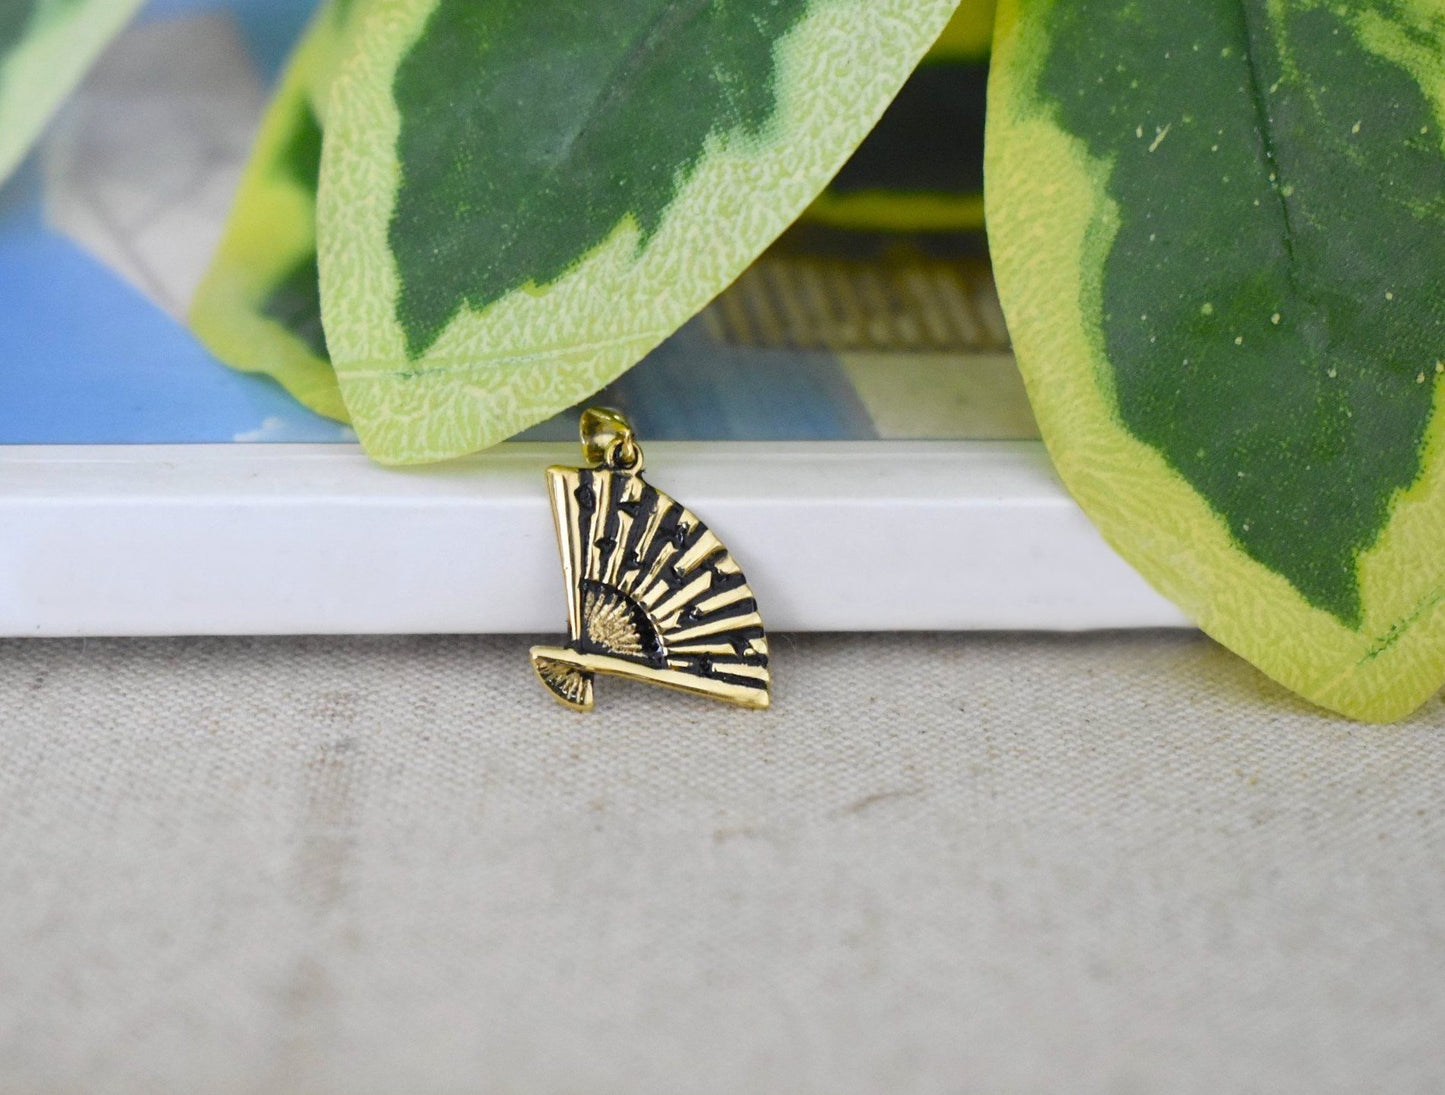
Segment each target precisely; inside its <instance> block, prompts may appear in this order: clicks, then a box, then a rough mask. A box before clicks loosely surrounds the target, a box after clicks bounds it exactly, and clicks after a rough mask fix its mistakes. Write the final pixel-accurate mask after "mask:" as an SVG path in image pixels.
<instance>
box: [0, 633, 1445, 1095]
mask: <svg viewBox="0 0 1445 1095" xmlns="http://www.w3.org/2000/svg"><path fill="white" fill-rule="evenodd" d="M526 647H527V642H526V640H524V639H517V638H506V637H493V638H476V639H472V638H465V639H462V638H458V639H351V640H330V639H329V640H285V639H257V640H175V641H88V642H79V641H75V642H71V641H65V642H54V641H52V642H42V641H33V642H7V643H0V750H3V765H0V1092H3V1093H4V1095H29V1093H42V1092H43V1093H82V1092H83V1093H86V1095H98V1093H109V1092H116V1093H137V1095H140V1093H144V1095H169V1093H183V1092H184V1093H188V1095H196V1093H203V1095H226V1093H232V1092H234V1093H243V1092H244V1093H257V1095H262V1093H264V1095H292V1093H295V1095H331V1093H335V1095H370V1093H387V1095H432V1093H438V1095H440V1093H448V1095H462V1093H478V1095H483V1093H485V1095H490V1093H497V1095H502V1093H507V1095H528V1093H538V1095H552V1093H556V1095H563V1093H577V1095H614V1093H615V1095H654V1093H655V1095H692V1093H697V1095H714V1093H716V1095H774V1093H776V1095H813V1093H816V1095H852V1093H860V1095H861V1093H870V1095H871V1093H879V1095H883V1093H888V1095H898V1093H913V1092H917V1093H939V1095H943V1093H966V1092H967V1093H971V1092H1070V1093H1087V1092H1118V1093H1134V1092H1139V1093H1144V1092H1149V1093H1153V1092H1200V1093H1206V1092H1207V1093H1209V1095H1219V1093H1221V1092H1271V1093H1276V1092H1301V1093H1310V1095H1321V1093H1328V1092H1364V1091H1370V1092H1389V1093H1392V1095H1403V1093H1409V1092H1439V1091H1442V1090H1445V708H1442V705H1441V703H1440V701H1439V700H1436V701H1433V702H1432V703H1430V704H1429V705H1428V706H1427V708H1426V709H1425V710H1424V711H1423V712H1421V713H1420V714H1419V715H1418V716H1417V717H1415V718H1414V719H1412V720H1411V721H1409V722H1406V723H1403V724H1400V725H1396V726H1389V727H1367V726H1359V725H1352V724H1350V723H1346V722H1343V721H1340V720H1338V719H1334V718H1330V717H1327V716H1324V715H1321V714H1319V713H1317V712H1315V711H1313V710H1311V709H1309V708H1307V707H1305V706H1304V705H1303V704H1301V703H1299V702H1297V701H1295V700H1293V699H1291V698H1290V697H1289V696H1287V695H1285V694H1284V693H1283V692H1281V691H1280V690H1279V689H1278V688H1276V687H1274V686H1273V685H1271V684H1269V683H1268V682H1266V681H1264V680H1262V679H1261V678H1260V677H1259V676H1258V675H1257V674H1256V673H1254V672H1253V671H1252V670H1251V669H1249V668H1248V667H1247V666H1245V665H1243V664H1242V663H1240V662H1239V661H1237V660H1236V659H1234V658H1233V657H1231V656H1230V655H1228V654H1226V653H1224V652H1222V651H1220V650H1219V649H1217V648H1215V647H1213V646H1212V645H1210V644H1209V643H1208V642H1207V641H1205V640H1204V639H1202V638H1200V637H1198V636H1196V635H1190V634H1172V633H1171V634H1144V635H1106V636H1094V637H1074V638H1064V637H1059V638H1047V637H1018V636H1013V637H996V636H977V635H973V636H970V635H962V636H906V637H897V636H894V637H872V638H841V637H802V638H797V639H796V640H789V639H787V638H785V637H780V638H778V639H777V640H775V647H776V670H777V680H778V687H777V694H776V705H775V707H774V709H773V710H772V711H770V712H767V713H749V712H743V711H732V710H729V709H725V708H720V707H716V706H713V705H710V704H708V703H707V702H705V701H701V700H694V699H691V698H688V697H681V696H677V695H675V694H671V693H662V692H656V691H652V690H649V689H646V688H642V687H635V686H628V685H626V684H623V683H619V682H614V681H607V680H603V681H600V682H599V687H598V693H599V710H598V711H597V712H596V713H595V714H594V715H592V716H590V717H588V716H578V715H574V714H571V713H569V712H566V711H564V710H562V709H560V708H558V707H556V706H555V705H554V704H553V703H552V702H551V700H550V699H549V698H548V697H547V696H546V695H545V694H544V693H543V691H542V689H541V687H540V686H539V685H537V684H536V682H535V681H533V680H532V679H531V671H530V669H529V667H528V665H527V660H526Z"/></svg>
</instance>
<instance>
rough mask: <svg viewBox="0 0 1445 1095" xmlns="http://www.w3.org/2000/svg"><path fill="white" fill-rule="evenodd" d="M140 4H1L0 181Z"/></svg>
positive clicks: (135, 0) (50, 0)
mask: <svg viewBox="0 0 1445 1095" xmlns="http://www.w3.org/2000/svg"><path fill="white" fill-rule="evenodd" d="M138 7H140V0H0V182H3V181H4V180H5V179H6V178H7V177H8V176H9V174H10V172H12V171H13V170H15V166H16V165H17V164H18V163H19V162H20V160H21V159H22V158H23V157H24V155H25V153H26V151H27V150H28V149H29V148H30V146H31V144H33V143H34V141H35V138H36V137H38V136H39V135H40V131H41V130H42V129H43V128H44V127H45V123H46V122H47V121H48V120H49V119H50V116H51V115H52V114H54V113H55V109H56V108H57V107H58V106H59V105H60V103H61V100H63V99H64V98H65V96H66V95H68V94H69V93H70V91H71V90H72V89H73V88H74V87H75V85H76V84H78V83H79V82H80V79H81V77H82V76H84V75H85V72H86V70H87V69H88V68H90V66H91V63H92V62H93V61H94V60H95V58H96V57H97V56H98V55H99V54H100V51H101V50H102V49H104V48H105V45H106V43H108V42H109V41H110V40H111V39H112V38H114V37H115V36H116V34H118V33H119V32H120V29H121V28H122V27H123V26H125V24H126V22H127V21H129V19H130V17H131V16H132V15H133V14H134V13H135V10H136V9H137V8H138Z"/></svg>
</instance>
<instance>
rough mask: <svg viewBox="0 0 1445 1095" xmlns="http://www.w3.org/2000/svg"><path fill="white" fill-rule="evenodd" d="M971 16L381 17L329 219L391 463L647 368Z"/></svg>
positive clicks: (330, 283) (622, 5)
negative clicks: (645, 362) (646, 358)
mask: <svg viewBox="0 0 1445 1095" xmlns="http://www.w3.org/2000/svg"><path fill="white" fill-rule="evenodd" d="M955 6H956V0H727V2H715V3H702V2H699V0H617V2H614V3H609V4H578V3H575V2H573V0H495V2H492V3H487V4H476V3H473V2H471V0H380V2H379V3H378V4H377V5H376V7H375V9H374V11H372V12H371V13H370V14H369V16H368V18H367V20H366V22H365V24H364V26H363V29H362V30H361V32H360V35H359V37H358V39H357V43H358V44H357V48H356V50H355V52H354V55H353V56H351V57H350V58H349V59H348V60H347V61H346V62H345V64H344V65H343V67H342V69H341V71H340V73H339V74H338V76H337V78H336V82H335V85H334V87H333V89H332V92H331V100H330V114H329V117H328V119H327V135H326V142H325V148H324V151H323V156H322V180H321V190H320V202H319V206H318V223H319V248H318V251H319V255H320V268H321V300H322V311H323V315H324V317H325V327H326V338H327V345H328V348H329V349H330V352H331V356H332V360H333V364H334V366H335V368H336V373H337V377H338V379H339V380H340V383H341V388H342V392H343V394H344V396H345V399H346V404H347V407H348V409H349V410H350V412H351V417H352V421H353V423H354V425H355V426H356V429H357V432H358V433H359V434H360V436H361V439H362V442H363V444H364V445H365V446H366V447H367V450H368V451H369V452H370V453H371V454H372V455H373V456H375V457H377V458H378V459H380V460H383V461H386V462H420V461H427V460H437V459H442V458H445V457H450V456H455V455H459V454H462V453H467V452H470V451H473V450H475V449H480V448H484V447H486V446H488V445H491V444H493V443H494V442H497V441H500V440H502V439H503V438H505V437H508V436H510V435H511V434H512V433H514V432H516V431H517V430H519V429H522V428H523V427H525V426H527V425H529V424H531V423H533V422H536V421H538V420H540V419H542V418H544V417H546V416H548V415H550V414H552V413H555V412H556V411H558V410H560V409H562V408H564V407H566V406H567V405H569V404H570V403H572V402H574V401H576V400H578V399H579V398H582V397H584V396H586V395H588V394H590V393H592V392H594V391H596V390H597V389H598V388H600V387H601V386H602V385H604V384H605V383H607V382H608V381H609V380H611V379H612V378H613V377H615V376H617V375H618V374H619V373H621V372H622V371H623V370H625V369H626V368H627V367H629V366H630V365H632V364H633V363H635V362H636V361H637V360H639V359H640V358H641V357H642V356H643V355H644V354H645V353H646V352H647V351H648V350H650V349H651V348H652V347H654V346H655V345H657V343H659V342H660V341H661V340H662V339H664V338H665V337H667V336H668V335H669V334H671V333H672V331H674V330H675V329H676V328H677V327H678V326H680V325H681V324H682V323H683V322H684V321H685V320H686V319H687V318H688V317H690V316H691V315H693V314H694V313H695V312H697V311H698V310H699V309H700V308H701V307H702V306H703V305H704V304H706V303H707V301H708V300H709V299H711V298H712V297H713V296H714V295H715V294H717V293H718V292H719V291H720V290H722V289H723V288H724V287H725V286H726V285H727V284H728V283H729V282H730V281H732V280H733V279H734V278H735V277H736V276H737V275H738V274H739V273H740V272H741V271H742V270H743V269H744V268H745V267H746V266H747V265H748V263H749V262H750V261H751V260H752V259H753V258H754V257H755V256H756V255H757V254H758V253H759V252H760V251H761V250H762V249H763V248H764V247H765V246H766V245H767V244H768V243H769V242H770V241H771V240H772V239H773V238H774V237H776V236H777V235H778V233H780V232H781V231H782V230H783V229H784V228H785V227H787V225H788V224H789V223H790V222H791V221H792V220H793V219H794V218H795V217H797V215H798V213H799V212H800V211H801V210H802V209H803V208H804V206H806V205H807V203H808V202H809V201H811V200H812V199H813V198H814V197H815V196H816V195H817V193H818V192H819V191H820V190H821V189H822V187H823V186H824V185H825V183H826V182H827V181H828V179H829V178H830V177H831V176H832V175H833V174H834V173H835V172H836V171H837V170H838V168H839V167H840V166H841V164H842V163H843V161H844V160H845V159H846V158H847V156H848V155H849V153H851V152H852V150H853V149H854V148H855V147H856V146H857V144H858V143H859V141H860V140H861V139H862V138H863V137H864V135H865V134H866V133H867V132H868V130H869V128H870V127H871V126H872V125H873V123H874V122H875V121H876V120H877V119H878V117H879V115H880V114H881V113H882V112H883V109H884V108H885V107H886V106H887V104H888V102H889V101H890V100H891V99H892V97H893V96H894V95H895V94H896V93H897V91H898V89H899V87H900V86H901V85H902V83H903V81H904V79H905V78H906V77H907V75H908V74H909V72H910V71H911V70H912V69H913V68H914V66H915V65H916V64H917V62H918V60H919V58H920V57H922V55H923V54H924V53H925V51H926V50H927V49H928V47H929V45H930V44H931V43H932V42H933V40H934V39H935V38H936V37H937V36H938V34H939V32H940V31H941V30H942V28H943V27H944V25H945V23H946V22H947V21H948V18H949V16H950V15H951V14H952V13H953V10H954V8H955Z"/></svg>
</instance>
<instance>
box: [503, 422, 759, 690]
mask: <svg viewBox="0 0 1445 1095" xmlns="http://www.w3.org/2000/svg"><path fill="white" fill-rule="evenodd" d="M579 433H580V434H581V440H582V452H583V456H584V458H585V460H586V461H587V462H588V463H589V465H590V466H589V467H584V468H570V467H551V468H548V469H547V493H548V496H549V498H550V499H551V503H552V519H553V522H554V523H555V525H556V528H557V545H558V548H559V549H560V551H561V555H562V574H563V578H564V580H565V582H566V586H567V641H566V643H565V644H563V645H560V646H534V647H533V648H532V651H531V656H532V667H533V668H534V669H535V670H536V671H537V676H538V677H539V678H541V681H542V683H543V684H545V685H546V686H547V688H548V690H549V691H550V692H551V693H552V695H553V696H554V697H556V698H557V700H559V701H560V702H561V703H563V704H565V705H566V706H568V707H571V708H573V709H575V710H578V711H590V710H591V709H592V706H593V692H592V682H593V678H594V677H595V676H596V675H597V674H598V673H602V674H606V675H609V676H614V677H624V678H627V679H629V680H636V681H643V682H646V683H649V684H658V685H662V686H664V687H667V688H675V689H678V690H681V691H683V692H691V693H694V694H696V695H702V696H710V697H712V698H714V699H719V700H724V701H726V702H728V703H735V704H739V705H741V706H743V707H755V708H763V707H767V706H768V703H769V699H770V687H771V683H772V679H771V676H770V674H769V671H768V639H767V634H766V632H765V631H764V630H763V621H762V618H761V617H760V616H759V615H758V606H757V601H756V599H755V598H754V597H753V591H752V590H751V589H750V588H749V587H748V583H747V579H746V578H745V577H744V576H743V572H742V570H741V568H739V566H738V565H737V563H736V562H735V561H734V560H733V557H732V554H731V553H730V552H729V551H728V549H727V548H726V547H724V546H723V543H722V541H721V540H719V539H718V538H717V536H716V535H715V534H714V533H713V532H712V531H711V530H710V529H708V527H707V526H706V525H705V524H703V523H702V521H700V520H698V518H697V516H696V515H695V514H694V513H693V512H692V511H691V510H689V509H687V508H686V507H685V506H683V505H681V504H680V503H678V502H677V501H675V500H674V499H672V498H670V497H669V496H668V495H666V494H664V493H662V491H660V490H657V489H656V488H655V487H653V486H652V485H651V484H650V483H648V482H646V481H645V480H644V479H643V478H642V466H643V459H642V446H641V444H639V443H638V441H637V436H636V434H635V433H634V432H633V429H632V424H631V423H630V422H628V420H627V418H626V416H625V415H623V414H622V413H621V412H620V411H616V410H612V409H611V408H608V407H589V408H588V409H587V410H585V411H583V412H582V418H581V421H580V423H579Z"/></svg>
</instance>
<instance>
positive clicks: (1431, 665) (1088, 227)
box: [987, 0, 1445, 719]
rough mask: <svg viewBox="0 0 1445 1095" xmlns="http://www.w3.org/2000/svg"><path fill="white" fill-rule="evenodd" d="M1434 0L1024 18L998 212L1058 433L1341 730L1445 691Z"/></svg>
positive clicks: (1173, 588) (1093, 3) (1187, 586)
mask: <svg viewBox="0 0 1445 1095" xmlns="http://www.w3.org/2000/svg"><path fill="white" fill-rule="evenodd" d="M1442 14H1445V9H1442V6H1441V4H1440V3H1438V0H1389V2H1386V0H1371V2H1362V3H1358V4H1352V5H1332V4H1324V3H1315V2H1311V0H1286V2H1280V0H1272V2H1265V0H1207V2H1191V3H1185V2H1183V0H1166V2H1162V3H1155V4H1147V5H1145V4H1138V3H1119V2H1117V0H1071V2H1069V3H1054V2H1052V0H1004V2H1003V3H1002V4H1001V6H1000V11H999V19H998V29H997V36H996V39H995V48H994V56H993V74H992V77H991V86H990V104H989V121H988V130H989V132H988V152H987V171H988V216H989V229H990V236H991V242H992V247H993V255H994V261H995V265H996V271H997V277H998V282H999V287H1000V291H1001V296H1002V300H1003V305H1004V309H1005V313H1006V315H1007V317H1008V320H1009V326H1010V330H1011V332H1012V335H1013V339H1014V344H1015V349H1016V352H1017V354H1018V358H1019V363H1020V366H1021V367H1022V369H1023V372H1024V377H1025V381H1026V383H1027V385H1028V389H1029V394H1030V398H1031V401H1032V402H1033V405H1034V409H1035V412H1036V414H1037V417H1038V420H1039V425H1040V427H1041V429H1042V431H1043V434H1044V438H1045V440H1046V441H1047V442H1048V445H1049V448H1050V451H1051V453H1052V455H1053V458H1054V462H1055V464H1056V466H1057V467H1058V469H1059V472H1060V474H1061V475H1062V477H1063V479H1064V481H1065V482H1066V483H1067V485H1068V486H1069V488H1070V490H1071V491H1072V492H1073V493H1074V495H1075V497H1076V498H1078V500H1079V501H1080V503H1081V504H1082V505H1083V507H1084V508H1085V510H1086V511H1087V512H1088V513H1089V515H1090V516H1091V517H1092V518H1093V520H1094V522H1095V523H1096V524H1097V525H1098V526H1099V528H1100V529H1101V530H1102V531H1103V533H1104V535H1105V536H1106V537H1107V538H1108V539H1109V540H1110V542H1111V543H1113V544H1114V546H1115V547H1116V548H1117V549H1118V550H1119V551H1120V552H1121V553H1122V554H1123V555H1124V556H1125V558H1127V559H1128V560H1129V561H1130V562H1132V563H1133V564H1134V565H1135V566H1136V567H1137V568H1138V569H1139V570H1140V571H1141V572H1142V573H1143V574H1144V575H1145V577H1147V578H1148V579H1149V580H1150V581H1152V582H1153V583H1154V584H1155V585H1156V586H1157V587H1158V588H1159V589H1160V590H1161V591H1163V592H1164V593H1165V594H1166V595H1168V596H1170V597H1171V598H1172V599H1174V600H1175V601H1176V602H1177V603H1178V604H1180V605H1181V606H1182V607H1183V608H1184V609H1185V610H1186V611H1188V612H1189V613H1191V614H1192V615H1193V617H1194V618H1195V619H1196V620H1197V621H1198V622H1199V623H1200V625H1201V626H1202V627H1203V628H1204V629H1205V630H1206V631H1208V632H1209V633H1210V634H1212V635H1214V636H1215V637H1216V638H1218V639H1219V640H1220V641H1222V642H1223V643H1225V644H1226V645H1228V646H1230V647H1232V648H1233V649H1234V650H1236V651H1238V652H1239V653H1241V654H1243V655H1244V656H1245V657H1247V658H1248V659H1250V660H1251V661H1252V662H1254V663H1255V664H1256V665H1258V666H1259V667H1261V668H1262V669H1263V670H1264V671H1265V672H1267V673H1268V674H1269V675H1271V676H1273V677H1275V678H1276V679H1277V680H1279V681H1281V682H1283V683H1284V684H1285V685H1287V686H1289V687H1290V688H1292V689H1294V690H1296V691H1297V692H1299V693H1301V694H1302V695H1304V696H1306V697H1307V698H1309V699H1311V700H1313V701H1314V702H1316V703H1319V704H1322V705H1324V706H1326V707H1329V708H1332V709H1334V710H1336V711H1340V712H1343V713H1345V714H1348V715H1351V716H1356V717H1360V718H1366V719H1389V718H1393V717H1397V716H1399V715H1402V714H1404V713H1406V712H1408V711H1410V710H1411V709H1413V708H1414V707H1415V706H1417V705H1418V704H1420V703H1421V702H1423V701H1424V700H1425V699H1426V698H1427V697H1429V696H1430V695H1431V694H1432V693H1433V692H1434V691H1436V690H1437V689H1438V688H1439V686H1440V685H1441V683H1442V680H1445V552H1442V551H1441V544H1442V542H1445V452H1442V448H1441V444H1442V429H1445V426H1442V416H1441V415H1440V414H1439V413H1438V407H1439V403H1440V393H1441V391H1442V390H1445V364H1442V358H1445V293H1442V289H1441V281H1440V270H1441V269H1442V267H1445V152H1442V148H1445V145H1442V134H1445V125H1442V110H1445V44H1442V33H1445V23H1442V19H1441V16H1442Z"/></svg>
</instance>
